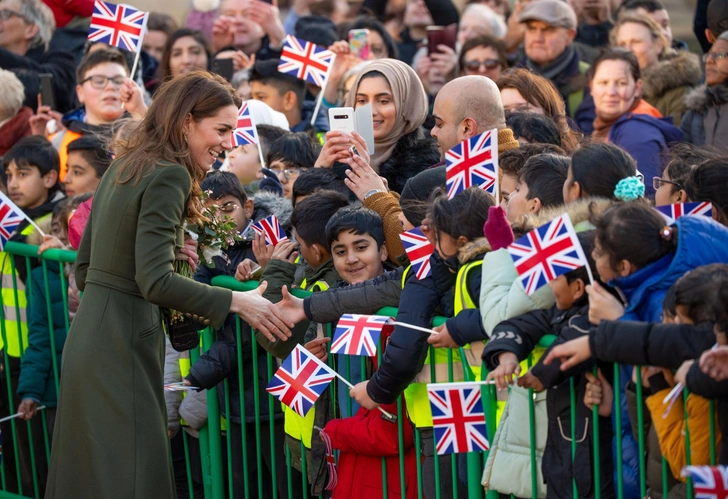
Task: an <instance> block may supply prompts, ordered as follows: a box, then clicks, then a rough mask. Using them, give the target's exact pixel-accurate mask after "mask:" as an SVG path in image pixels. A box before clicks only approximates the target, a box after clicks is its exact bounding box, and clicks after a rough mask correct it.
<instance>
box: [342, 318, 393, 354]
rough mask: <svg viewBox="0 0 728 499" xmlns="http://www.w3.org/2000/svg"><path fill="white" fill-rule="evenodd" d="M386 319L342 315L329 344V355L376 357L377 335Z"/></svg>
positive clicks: (379, 333)
mask: <svg viewBox="0 0 728 499" xmlns="http://www.w3.org/2000/svg"><path fill="white" fill-rule="evenodd" d="M387 319H388V317H381V316H378V315H359V314H344V315H342V316H341V319H339V323H338V324H337V325H336V331H335V332H334V339H333V340H332V342H331V353H343V354H347V355H365V356H367V357H374V356H376V355H377V345H378V344H379V335H381V334H382V328H383V327H384V326H385V325H387Z"/></svg>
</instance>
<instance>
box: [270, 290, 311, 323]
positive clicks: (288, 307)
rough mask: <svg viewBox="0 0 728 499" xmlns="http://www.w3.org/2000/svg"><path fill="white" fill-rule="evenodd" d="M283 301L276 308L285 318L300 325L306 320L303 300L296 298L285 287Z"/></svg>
mask: <svg viewBox="0 0 728 499" xmlns="http://www.w3.org/2000/svg"><path fill="white" fill-rule="evenodd" d="M282 292H283V299H282V300H281V301H279V302H278V303H276V307H278V310H280V312H281V314H283V316H284V317H288V320H290V321H293V322H294V323H295V324H298V323H299V322H301V321H302V320H304V319H306V312H305V311H304V310H303V300H302V299H300V298H296V297H295V296H293V295H292V294H291V293H290V292H289V291H288V287H287V286H283V289H282Z"/></svg>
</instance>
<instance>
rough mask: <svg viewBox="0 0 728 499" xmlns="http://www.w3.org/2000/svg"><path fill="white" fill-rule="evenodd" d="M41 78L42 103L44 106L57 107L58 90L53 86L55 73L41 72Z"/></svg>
mask: <svg viewBox="0 0 728 499" xmlns="http://www.w3.org/2000/svg"><path fill="white" fill-rule="evenodd" d="M38 77H39V78H40V92H39V94H40V103H41V104H42V105H43V106H49V107H50V108H51V109H56V92H55V89H54V88H53V75H52V74H50V73H41V74H39V75H38Z"/></svg>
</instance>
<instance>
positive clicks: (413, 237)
mask: <svg viewBox="0 0 728 499" xmlns="http://www.w3.org/2000/svg"><path fill="white" fill-rule="evenodd" d="M399 238H400V239H401V240H402V244H403V245H404V250H405V251H406V252H407V258H408V259H409V261H410V263H411V264H412V270H413V271H414V272H415V275H416V276H417V279H424V278H425V277H427V276H429V275H430V274H432V269H431V268H430V257H431V256H432V253H434V252H435V248H434V246H432V244H430V241H428V240H427V238H426V237H425V236H424V234H422V230H420V228H419V227H417V228H414V229H411V230H406V231H404V232H402V233H401V234H400V235H399Z"/></svg>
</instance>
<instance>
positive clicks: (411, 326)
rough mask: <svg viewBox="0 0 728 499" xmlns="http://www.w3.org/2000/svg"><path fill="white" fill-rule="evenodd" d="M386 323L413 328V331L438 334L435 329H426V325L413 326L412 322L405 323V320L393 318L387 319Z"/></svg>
mask: <svg viewBox="0 0 728 499" xmlns="http://www.w3.org/2000/svg"><path fill="white" fill-rule="evenodd" d="M387 325H391V326H402V327H406V328H408V329H414V330H415V331H422V332H423V333H427V334H440V333H438V332H437V331H433V330H432V329H427V328H426V327H420V326H415V325H414V324H407V323H406V322H400V321H395V320H394V319H389V320H388V321H387Z"/></svg>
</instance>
